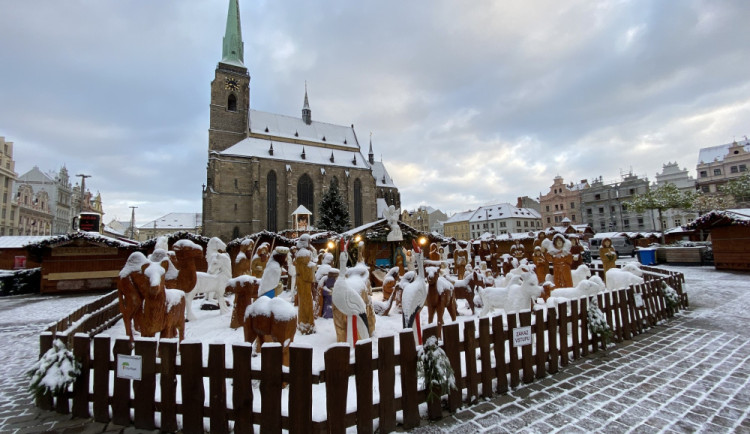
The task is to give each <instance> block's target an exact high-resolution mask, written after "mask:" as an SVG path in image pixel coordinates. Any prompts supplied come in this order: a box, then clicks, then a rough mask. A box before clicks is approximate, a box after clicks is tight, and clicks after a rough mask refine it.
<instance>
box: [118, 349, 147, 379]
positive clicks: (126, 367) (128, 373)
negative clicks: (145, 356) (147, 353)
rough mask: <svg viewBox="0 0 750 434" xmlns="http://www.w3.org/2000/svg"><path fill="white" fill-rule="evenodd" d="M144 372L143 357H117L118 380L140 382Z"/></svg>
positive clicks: (121, 355) (122, 355)
mask: <svg viewBox="0 0 750 434" xmlns="http://www.w3.org/2000/svg"><path fill="white" fill-rule="evenodd" d="M142 372H143V361H142V359H141V356H127V355H125V354H118V355H117V378H126V379H128V380H138V381H140V380H141V373H142Z"/></svg>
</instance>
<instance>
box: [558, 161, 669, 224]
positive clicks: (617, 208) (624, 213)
mask: <svg viewBox="0 0 750 434" xmlns="http://www.w3.org/2000/svg"><path fill="white" fill-rule="evenodd" d="M648 190H649V182H648V179H647V178H645V177H644V178H640V177H638V176H636V175H633V174H632V173H629V174H627V175H624V176H623V177H622V180H621V181H620V182H611V183H605V182H604V181H603V180H602V178H601V177H599V178H598V179H595V180H594V182H592V183H591V185H590V187H589V188H587V189H585V190H582V191H581V209H582V210H583V211H584V214H583V222H584V223H587V224H588V225H589V226H591V229H593V230H594V231H596V232H653V231H654V227H655V226H656V225H655V220H654V217H653V214H652V213H651V212H650V211H647V212H644V213H637V212H635V210H634V209H633V208H632V207H629V206H628V202H629V201H630V200H632V199H633V197H634V196H635V195H636V194H644V193H646V192H647V191H648ZM571 220H572V219H571Z"/></svg>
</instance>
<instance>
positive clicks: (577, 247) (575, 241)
mask: <svg viewBox="0 0 750 434" xmlns="http://www.w3.org/2000/svg"><path fill="white" fill-rule="evenodd" d="M568 238H569V239H570V242H571V244H572V245H571V246H570V254H571V255H573V264H572V265H571V266H570V267H571V268H572V269H573V270H576V269H578V267H580V266H581V265H583V251H584V249H583V246H582V245H581V241H580V239H579V238H578V235H570V236H569V237H568Z"/></svg>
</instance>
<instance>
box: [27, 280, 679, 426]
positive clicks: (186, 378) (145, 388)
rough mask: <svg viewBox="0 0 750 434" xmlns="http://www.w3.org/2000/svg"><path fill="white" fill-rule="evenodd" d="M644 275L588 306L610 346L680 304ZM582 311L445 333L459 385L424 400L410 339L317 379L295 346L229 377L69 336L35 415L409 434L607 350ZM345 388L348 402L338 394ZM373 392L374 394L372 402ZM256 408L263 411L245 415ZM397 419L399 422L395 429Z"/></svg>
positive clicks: (385, 340) (344, 354)
mask: <svg viewBox="0 0 750 434" xmlns="http://www.w3.org/2000/svg"><path fill="white" fill-rule="evenodd" d="M643 269H644V271H647V272H648V273H649V277H647V280H646V282H645V283H644V284H642V285H637V286H631V287H629V288H626V289H621V290H617V291H612V292H607V293H602V294H598V295H597V297H596V299H597V302H598V306H599V308H600V309H601V310H602V312H604V314H605V316H606V320H607V323H608V324H609V326H610V328H611V329H612V331H613V340H614V341H615V342H620V341H623V340H629V339H631V338H632V337H633V336H635V335H638V334H640V333H642V332H643V331H644V330H646V329H648V328H649V327H651V326H654V325H655V324H657V322H659V321H662V320H664V319H667V318H669V317H671V316H672V315H674V313H675V310H676V309H679V308H683V307H686V306H687V296H686V295H685V294H684V292H683V290H682V289H683V288H682V284H683V282H684V277H683V276H682V274H680V273H669V272H665V271H664V270H659V269H656V268H651V267H643ZM662 282H666V283H667V284H668V285H670V286H671V287H672V288H674V289H675V290H676V291H677V293H678V294H679V295H680V297H681V303H680V305H679V306H677V307H676V308H674V309H673V308H670V307H668V305H667V303H666V301H665V300H664V297H663V295H662V292H661V290H660V289H661V286H662ZM636 294H639V296H638V297H637V296H636ZM641 301H642V303H641ZM588 304H589V300H587V299H585V298H584V299H580V300H572V301H570V302H569V303H564V304H560V305H558V306H557V309H554V308H550V309H546V308H545V309H541V310H535V311H534V312H531V311H522V312H520V313H517V314H511V315H507V316H505V315H496V316H493V317H491V318H490V317H483V318H479V319H478V320H476V319H475V318H472V319H471V320H467V321H464V322H463V323H461V324H458V323H452V324H448V325H445V326H444V327H443V336H442V339H441V341H440V344H441V347H442V348H443V349H444V351H445V353H446V355H447V357H448V359H449V361H450V364H451V366H452V367H453V370H454V372H455V373H456V386H457V387H456V389H453V390H451V391H450V392H449V393H447V394H445V395H443V396H441V397H440V398H432V399H429V400H428V399H427V397H428V391H427V390H425V389H424V387H421V386H420V384H419V383H420V382H419V381H418V374H417V353H418V347H417V346H416V345H415V343H414V339H413V334H412V332H411V331H408V330H407V331H404V332H402V333H401V334H400V335H399V341H400V344H399V348H398V351H397V348H396V345H395V337H394V336H386V337H381V338H379V339H378V341H377V347H378V348H377V349H378V351H377V357H375V358H374V357H373V351H372V350H373V348H372V345H373V343H372V341H370V340H365V341H360V342H359V343H358V344H357V345H356V346H355V348H354V350H353V351H354V360H353V361H352V360H351V359H350V357H351V349H350V348H349V347H348V346H346V345H343V344H339V345H334V346H332V347H330V348H329V349H328V350H326V352H325V354H324V361H325V369H324V370H323V371H321V372H318V373H314V372H313V369H312V360H313V349H312V348H305V347H301V346H292V347H291V348H290V366H289V368H288V369H286V368H283V367H282V363H281V361H282V349H281V347H280V346H279V345H277V344H271V345H268V344H267V345H265V346H264V347H263V348H262V351H261V368H260V369H259V370H258V369H253V368H252V367H251V351H252V348H251V347H250V346H249V345H248V344H236V345H232V349H231V354H232V359H233V360H232V363H231V367H227V364H226V360H225V358H226V356H225V354H226V353H225V351H226V350H225V346H224V344H209V345H208V362H207V364H206V365H204V364H203V354H202V352H203V345H202V344H201V343H199V342H185V343H183V344H181V345H180V346H179V348H178V345H177V342H176V341H174V340H162V341H161V342H158V343H157V341H156V340H155V339H136V341H135V345H134V348H133V349H132V350H131V347H130V343H129V342H128V341H127V340H125V339H117V340H115V342H114V345H113V343H112V342H111V338H110V337H108V336H94V337H93V338H92V336H91V335H90V334H89V333H78V334H76V335H75V336H73V338H72V347H73V352H74V355H75V357H76V359H77V360H79V361H80V362H81V365H82V374H81V375H80V376H79V377H78V379H77V381H76V382H75V384H74V385H73V387H72V391H71V392H69V393H68V394H66V395H64V396H61V397H52V396H43V397H40V398H38V399H37V405H38V406H39V407H41V408H45V409H54V410H55V411H57V412H60V413H66V414H67V413H71V412H72V415H73V416H74V417H81V418H88V417H93V418H94V420H96V421H98V422H110V421H111V422H113V423H115V424H118V425H134V426H135V427H136V428H138V429H155V428H159V429H161V430H162V431H176V430H178V429H180V428H181V429H182V431H183V432H185V433H203V432H205V431H206V430H209V431H210V432H217V433H225V432H229V431H230V428H231V429H233V430H234V432H237V433H244V432H253V429H254V426H255V425H257V426H259V428H260V432H273V433H276V432H281V430H282V429H285V430H288V431H290V432H292V433H297V432H336V433H339V432H344V431H345V430H346V429H347V427H356V429H357V431H358V432H365V433H366V432H373V431H374V428H375V425H374V423H375V421H376V420H377V427H378V430H379V431H380V432H384V433H385V432H391V431H393V430H394V429H396V426H397V424H398V423H399V422H400V423H401V424H402V426H401V428H402V429H409V428H413V427H415V426H417V425H419V423H420V412H419V406H420V404H423V403H426V405H427V412H428V415H429V417H430V418H431V419H439V418H441V417H443V416H444V414H445V413H444V412H445V411H446V410H447V411H448V412H453V411H455V410H456V409H458V408H459V407H461V406H462V405H464V404H466V403H472V402H474V401H475V400H477V399H479V398H480V397H491V396H493V395H494V394H497V393H506V392H507V391H508V390H509V388H510V389H512V388H516V387H518V386H519V385H520V384H521V383H532V382H534V381H535V380H537V379H540V378H543V377H546V376H547V375H550V374H554V373H556V372H558V370H559V369H560V367H564V366H566V365H568V364H569V363H570V362H571V361H573V360H576V359H579V358H581V357H584V356H587V355H588V354H589V353H592V352H597V351H601V350H602V349H605V348H606V343H605V342H602V341H601V340H600V339H599V338H598V336H597V335H593V334H591V332H590V331H589V328H588V319H587V308H588ZM519 327H530V331H531V334H532V336H533V341H532V344H531V345H524V346H520V347H516V346H514V342H513V335H514V330H516V329H518V328H519ZM436 334H437V328H436V327H434V326H433V327H428V328H427V329H425V331H424V336H425V339H426V338H427V337H428V336H434V335H436ZM56 337H57V338H64V339H66V340H67V339H68V336H67V335H65V334H57V335H56V334H55V333H53V332H45V333H43V334H42V335H41V337H40V350H41V352H42V353H43V352H44V351H46V350H47V349H48V348H50V347H51V345H52V341H53V339H54V338H56ZM157 344H158V348H157ZM92 348H93V357H92ZM178 349H179V363H178V361H177V360H178V359H177V355H178ZM118 354H124V355H131V354H135V355H138V356H141V358H142V359H141V360H142V378H141V380H140V381H136V380H128V379H123V378H117V376H116V375H115V372H114V371H115V369H116V357H117V355H118ZM396 372H399V373H400V391H401V392H400V395H398V394H397V390H398V389H397V388H396V387H395V386H396V378H397V376H396ZM375 374H377V375H375ZM376 377H377V378H376ZM253 380H259V383H260V385H259V388H257V389H255V388H253V384H252V382H253ZM350 382H353V384H354V390H355V395H356V396H347V395H348V389H349V385H350ZM206 385H207V387H206ZM321 385H322V386H321ZM314 386H315V387H318V388H320V387H324V389H325V396H326V419H325V420H313V414H312V408H313V405H312V400H313V387H314ZM228 387H229V388H230V389H231V391H230V393H229V394H228V393H227V391H228ZM285 387H288V393H287V394H286V395H285V394H284V393H283V389H284V388H285ZM374 390H377V391H378V393H377V394H373V391H374ZM157 392H158V393H157ZM437 392H438V393H437V395H438V396H439V395H440V391H439V390H438V391H437ZM157 396H158V397H159V399H158V400H157V399H156V397H157ZM316 396H318V395H316ZM464 396H465V397H466V399H464ZM258 399H260V411H257V410H255V409H254V405H253V404H254V401H255V400H258ZM353 399H355V400H356V403H357V405H356V410H354V411H351V410H350V411H347V403H348V402H349V401H351V400H353ZM376 401H377V402H376ZM284 409H286V410H284ZM397 412H401V416H400V420H398V419H397ZM131 414H132V418H131ZM290 415H291V416H290ZM157 416H158V418H157ZM157 420H158V421H159V424H157Z"/></svg>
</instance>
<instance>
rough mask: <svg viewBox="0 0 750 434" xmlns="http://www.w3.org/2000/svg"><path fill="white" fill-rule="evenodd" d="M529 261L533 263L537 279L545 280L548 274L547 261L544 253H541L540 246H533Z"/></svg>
mask: <svg viewBox="0 0 750 434" xmlns="http://www.w3.org/2000/svg"><path fill="white" fill-rule="evenodd" d="M531 261H532V262H533V263H534V272H535V273H536V279H537V281H539V282H544V281H546V280H547V274H549V261H547V258H546V257H545V256H544V253H542V248H541V247H539V246H537V247H534V253H532V254H531Z"/></svg>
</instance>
